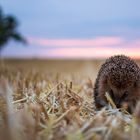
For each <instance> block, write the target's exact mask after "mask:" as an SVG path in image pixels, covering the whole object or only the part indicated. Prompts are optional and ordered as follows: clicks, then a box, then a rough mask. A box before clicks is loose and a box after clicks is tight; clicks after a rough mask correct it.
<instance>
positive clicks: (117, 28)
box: [0, 0, 140, 60]
mask: <svg viewBox="0 0 140 140" xmlns="http://www.w3.org/2000/svg"><path fill="white" fill-rule="evenodd" d="M139 5H140V1H139V0H123V1H122V0H117V1H114V0H106V1H101V0H86V1H85V0H69V1H68V0H41V1H37V0H30V1H29V0H24V1H19V0H12V1H9V0H1V2H0V8H1V13H2V14H3V16H8V15H12V16H13V17H14V19H15V20H16V22H17V24H16V27H15V29H16V33H17V34H18V35H19V36H17V35H15V36H14V37H8V39H7V41H6V42H5V43H3V44H2V43H1V44H0V45H1V46H2V47H1V48H2V49H1V57H4V58H41V59H88V60H89V59H104V58H106V57H109V56H111V55H114V54H125V55H128V56H130V57H133V58H137V59H139V58H140V53H139V52H140V12H139V11H140V10H139ZM1 20H2V19H1ZM14 31H15V30H14ZM0 32H1V38H0V40H2V36H3V34H2V30H1V31H0ZM6 33H7V32H6ZM13 38H14V39H13ZM4 39H5V38H4ZM15 40H16V41H15ZM25 40H26V43H25V42H24V41H25ZM17 41H20V42H21V41H22V42H24V43H20V42H17Z"/></svg>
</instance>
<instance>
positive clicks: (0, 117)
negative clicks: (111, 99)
mask: <svg viewBox="0 0 140 140" xmlns="http://www.w3.org/2000/svg"><path fill="white" fill-rule="evenodd" d="M103 62H104V60H83V61H82V60H2V61H1V62H0V139H1V140H9V139H11V140H25V139H27V140H111V139H113V140H118V139H125V140H131V139H132V140H138V139H139V137H140V104H138V106H137V109H136V111H135V113H134V114H132V115H131V114H128V113H127V112H125V111H124V110H121V109H116V108H112V107H111V105H110V109H108V110H105V109H102V110H100V111H96V109H95V106H94V100H93V96H94V95H93V87H94V82H95V79H96V76H97V73H98V70H99V68H100V66H101V64H102V63H103ZM137 63H139V61H137Z"/></svg>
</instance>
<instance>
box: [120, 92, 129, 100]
mask: <svg viewBox="0 0 140 140" xmlns="http://www.w3.org/2000/svg"><path fill="white" fill-rule="evenodd" d="M127 96H128V91H125V92H124V94H123V95H122V97H121V98H122V99H126V98H127Z"/></svg>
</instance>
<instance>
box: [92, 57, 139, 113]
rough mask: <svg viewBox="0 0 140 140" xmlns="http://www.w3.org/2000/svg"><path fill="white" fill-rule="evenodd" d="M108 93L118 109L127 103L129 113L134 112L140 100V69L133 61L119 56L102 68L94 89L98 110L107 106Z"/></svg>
mask: <svg viewBox="0 0 140 140" xmlns="http://www.w3.org/2000/svg"><path fill="white" fill-rule="evenodd" d="M106 92H108V93H109V94H110V96H111V97H112V99H113V100H114V102H115V104H116V105H117V107H121V106H122V105H123V103H127V104H128V111H129V112H132V110H133V108H134V107H135V104H136V103H137V100H139V99H140V68H139V67H138V65H137V64H136V63H135V62H134V61H133V60H132V59H130V58H129V57H127V56H124V55H117V56H113V57H110V58H109V59H107V60H106V61H105V63H104V64H103V65H102V66H101V68H100V70H99V73H98V76H97V79H96V82H95V87H94V99H95V105H96V107H97V108H101V107H104V106H106V105H107V101H106V97H105V93H106Z"/></svg>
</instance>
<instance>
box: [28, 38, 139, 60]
mask: <svg viewBox="0 0 140 140" xmlns="http://www.w3.org/2000/svg"><path fill="white" fill-rule="evenodd" d="M28 41H29V43H30V44H35V45H39V46H40V45H41V46H44V47H46V52H45V51H44V50H43V51H42V52H40V51H39V56H40V57H49V58H105V57H109V56H111V55H116V54H125V55H128V56H130V57H133V58H140V53H139V52H140V40H139V39H138V40H133V41H129V42H128V41H126V40H124V39H122V38H120V37H97V38H94V39H41V38H29V39H28ZM48 46H55V48H53V47H52V48H51V49H49V50H48V49H47V47H48Z"/></svg>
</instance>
